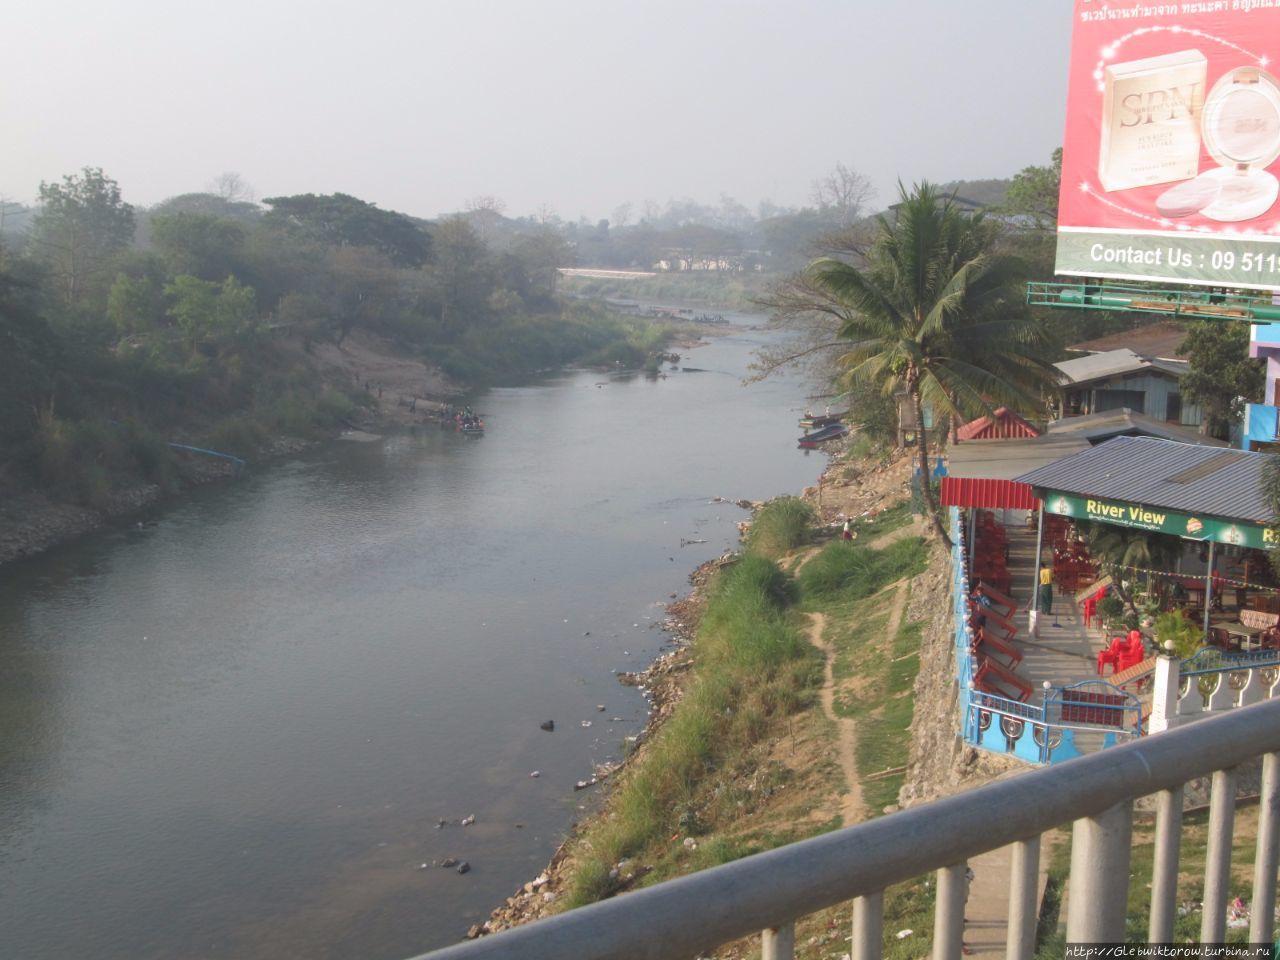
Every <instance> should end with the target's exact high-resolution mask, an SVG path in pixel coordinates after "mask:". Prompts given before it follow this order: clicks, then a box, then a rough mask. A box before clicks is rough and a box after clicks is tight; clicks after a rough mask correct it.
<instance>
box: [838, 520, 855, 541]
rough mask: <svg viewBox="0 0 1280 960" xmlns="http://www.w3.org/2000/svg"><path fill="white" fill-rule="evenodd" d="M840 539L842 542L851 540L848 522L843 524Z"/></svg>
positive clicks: (851, 534) (851, 533)
mask: <svg viewBox="0 0 1280 960" xmlns="http://www.w3.org/2000/svg"><path fill="white" fill-rule="evenodd" d="M840 537H841V539H844V540H852V539H853V529H852V528H851V527H850V526H849V521H848V520H846V521H845V522H844V530H843V531H842V532H841V534H840Z"/></svg>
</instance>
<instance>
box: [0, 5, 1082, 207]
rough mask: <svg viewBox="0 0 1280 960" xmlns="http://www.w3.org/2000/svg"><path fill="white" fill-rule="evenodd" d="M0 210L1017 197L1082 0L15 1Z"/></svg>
mask: <svg viewBox="0 0 1280 960" xmlns="http://www.w3.org/2000/svg"><path fill="white" fill-rule="evenodd" d="M3 22H4V41H3V45H2V46H0V196H2V197H4V198H6V199H11V200H20V201H26V202H30V201H32V200H33V199H34V198H35V196H36V191H37V188H38V186H39V184H40V181H41V180H55V179H58V178H59V177H61V176H62V175H63V174H66V173H71V172H75V171H77V170H79V169H80V168H81V167H84V166H100V167H102V168H103V169H104V170H105V171H106V173H107V174H108V175H109V176H112V177H114V178H115V179H116V180H117V181H119V183H120V185H121V188H122V190H123V192H124V195H125V199H126V200H129V201H130V202H132V203H135V204H141V205H147V204H152V203H155V202H157V201H159V200H162V199H164V198H165V197H168V196H172V195H174V194H178V193H185V192H189V191H194V190H201V189H204V188H205V187H206V186H207V185H208V184H209V183H210V182H211V181H212V180H213V179H214V178H215V177H216V176H217V175H218V174H219V173H222V172H223V171H229V170H233V171H237V172H239V173H240V174H241V175H242V176H243V177H244V178H245V179H246V180H247V181H248V182H249V183H250V184H251V185H252V186H253V187H254V188H255V190H256V191H257V193H258V196H260V197H263V196H274V195H277V194H283V193H308V192H314V193H332V192H335V191H340V192H343V193H350V194H354V195H355V196H357V197H360V198H361V199H364V200H368V201H371V202H374V203H377V204H378V205H379V206H381V207H384V208H389V209H395V210H400V211H403V212H406V213H411V214H415V215H418V216H424V217H430V216H434V215H436V214H437V213H440V212H442V211H450V210H457V209H460V208H462V207H463V206H464V204H465V203H466V202H467V200H468V199H470V198H473V197H476V196H478V195H485V194H489V195H493V196H496V197H499V198H501V199H502V200H503V201H505V202H506V204H507V210H506V212H507V213H508V215H512V216H520V215H524V214H530V213H534V212H535V211H537V210H538V209H539V208H541V207H543V206H545V207H547V208H549V209H550V210H552V211H554V212H555V213H557V214H559V215H560V216H561V217H564V218H565V219H577V218H578V217H580V216H586V217H588V218H590V219H592V220H595V219H598V218H600V217H608V216H610V215H611V214H612V213H613V211H614V209H615V208H616V207H617V206H618V205H619V204H621V203H622V202H624V201H630V202H632V203H633V204H634V206H635V210H636V212H637V213H639V212H640V211H641V210H642V209H643V206H644V203H645V201H653V202H656V203H658V204H659V205H665V203H666V201H667V200H669V199H671V198H681V197H690V198H693V199H695V200H698V201H700V202H703V203H712V204H714V203H717V202H718V200H719V198H720V196H721V195H722V194H728V195H730V196H732V197H734V198H736V199H737V200H738V201H740V202H742V203H744V204H746V205H747V206H748V207H750V208H751V209H753V210H754V209H755V208H756V204H757V203H758V202H759V201H760V200H762V199H770V200H772V201H774V202H776V203H779V204H783V205H801V204H804V203H806V202H807V201H808V198H809V194H810V189H811V183H812V181H813V180H814V179H815V178H816V177H818V176H820V175H821V174H822V173H823V172H825V171H827V170H830V169H831V168H832V167H833V166H834V164H835V163H836V162H837V161H840V162H843V163H845V164H846V165H848V166H851V167H853V168H855V169H857V170H859V171H860V172H862V173H863V174H864V175H866V176H867V177H868V178H869V179H870V180H871V182H872V184H873V185H874V186H875V188H876V191H877V198H876V199H877V201H878V202H880V203H887V202H889V201H890V200H891V199H893V198H894V196H895V195H896V190H895V187H894V184H895V182H896V180H897V179H898V178H902V179H903V180H905V181H908V182H910V181H913V180H917V179H920V178H929V179H933V180H949V179H960V178H980V177H1004V176H1009V175H1011V174H1013V173H1015V172H1016V171H1018V170H1020V169H1021V168H1022V167H1024V166H1027V165H1028V164H1043V163H1046V162H1047V161H1048V159H1049V154H1050V152H1051V151H1052V150H1053V149H1054V148H1055V147H1056V146H1058V145H1059V144H1060V143H1061V141H1062V129H1063V121H1064V115H1065V100H1066V73H1067V52H1068V51H1067V48H1068V42H1069V36H1070V27H1071V2H1070V0H843V2H841V0H785V2H784V0H769V2H757V0H645V2H640V0H629V2H625V3H623V2H611V0H530V2H517V0H469V2H464V0H418V2H410V0H401V2H395V0H352V2H345V3H334V2H325V0H308V2H305V3H304V2H284V0H257V2H241V0H221V2H219V3H204V4H194V3H186V2H182V0H164V2H150V0H113V2H103V0H93V2H85V0H74V2H70V0H13V2H11V3H9V4H7V5H6V9H5V14H4V18H3Z"/></svg>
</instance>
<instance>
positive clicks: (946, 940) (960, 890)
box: [933, 863, 969, 960]
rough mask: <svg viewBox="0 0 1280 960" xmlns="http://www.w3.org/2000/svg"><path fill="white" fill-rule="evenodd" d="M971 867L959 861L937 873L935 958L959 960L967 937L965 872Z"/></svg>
mask: <svg viewBox="0 0 1280 960" xmlns="http://www.w3.org/2000/svg"><path fill="white" fill-rule="evenodd" d="M968 869H969V866H968V864H965V863H958V864H956V865H955V866H951V867H943V868H942V869H940V870H939V871H938V873H937V882H938V899H937V901H936V903H935V904H934V910H933V960H960V949H961V946H962V941H963V939H964V901H965V895H966V894H967V892H968V891H967V890H966V886H967V884H966V882H965V873H966V871H968Z"/></svg>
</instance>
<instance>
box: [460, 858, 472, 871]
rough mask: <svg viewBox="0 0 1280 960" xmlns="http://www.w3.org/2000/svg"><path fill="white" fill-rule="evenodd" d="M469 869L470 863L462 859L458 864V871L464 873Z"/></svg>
mask: <svg viewBox="0 0 1280 960" xmlns="http://www.w3.org/2000/svg"><path fill="white" fill-rule="evenodd" d="M470 869H471V864H469V863H467V861H465V860H463V861H462V862H461V863H460V864H458V872H459V873H466V872H467V871H468V870H470Z"/></svg>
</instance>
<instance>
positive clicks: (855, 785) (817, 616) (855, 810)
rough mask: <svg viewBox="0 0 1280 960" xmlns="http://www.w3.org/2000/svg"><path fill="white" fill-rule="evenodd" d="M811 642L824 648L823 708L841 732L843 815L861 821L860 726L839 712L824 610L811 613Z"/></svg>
mask: <svg viewBox="0 0 1280 960" xmlns="http://www.w3.org/2000/svg"><path fill="white" fill-rule="evenodd" d="M809 619H810V625H809V642H810V643H812V644H813V645H814V646H815V647H817V648H818V649H819V650H821V651H822V652H823V654H824V655H825V657H826V663H825V664H824V665H823V668H822V669H823V682H822V693H821V696H820V699H821V701H822V712H823V713H824V714H825V715H826V718H827V719H828V720H830V721H831V722H832V723H833V724H835V727H836V731H837V733H838V734H839V740H838V745H837V751H836V758H837V759H838V760H839V761H840V769H841V771H843V773H844V783H845V788H846V789H845V794H844V797H843V798H842V799H841V802H840V816H841V818H842V819H843V821H844V825H845V826H846V827H847V826H850V825H851V824H854V823H858V822H859V821H861V820H862V817H863V812H864V811H863V806H862V784H861V783H859V782H858V764H857V761H856V760H855V759H854V749H855V748H856V747H857V745H858V729H857V726H856V724H854V722H853V721H852V720H849V719H846V718H844V717H837V716H836V707H835V700H836V681H835V675H834V673H833V672H832V671H833V668H834V666H835V660H836V651H835V647H833V646H832V645H831V644H829V643H827V641H826V640H824V639H823V637H822V634H823V631H824V630H826V627H827V618H826V616H824V615H823V614H821V613H811V614H809Z"/></svg>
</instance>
